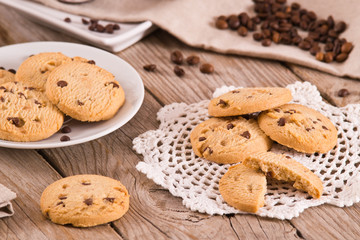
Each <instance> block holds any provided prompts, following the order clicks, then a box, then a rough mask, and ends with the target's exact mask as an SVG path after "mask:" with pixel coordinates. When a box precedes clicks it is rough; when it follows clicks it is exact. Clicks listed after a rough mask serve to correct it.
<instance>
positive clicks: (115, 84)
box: [79, 82, 120, 105]
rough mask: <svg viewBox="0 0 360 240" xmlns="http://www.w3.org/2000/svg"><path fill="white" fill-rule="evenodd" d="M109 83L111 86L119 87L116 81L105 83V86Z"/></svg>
mask: <svg viewBox="0 0 360 240" xmlns="http://www.w3.org/2000/svg"><path fill="white" fill-rule="evenodd" d="M110 84H112V85H113V88H119V87H120V86H119V84H117V83H116V82H109V83H105V86H108V85H110ZM79 105H80V104H79Z"/></svg>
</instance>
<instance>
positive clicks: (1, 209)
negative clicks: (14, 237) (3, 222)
mask: <svg viewBox="0 0 360 240" xmlns="http://www.w3.org/2000/svg"><path fill="white" fill-rule="evenodd" d="M15 198H16V193H14V192H12V191H11V190H10V189H8V188H7V187H5V186H4V185H2V184H0V218H3V217H9V216H12V215H13V214H14V210H13V207H12V205H11V202H10V201H11V200H13V199H15Z"/></svg>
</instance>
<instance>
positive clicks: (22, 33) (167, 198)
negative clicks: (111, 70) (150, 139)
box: [0, 6, 360, 240]
mask: <svg viewBox="0 0 360 240" xmlns="http://www.w3.org/2000/svg"><path fill="white" fill-rule="evenodd" d="M47 40H51V41H66V42H79V41H78V40H76V39H74V38H71V37H69V36H66V35H63V34H62V33H60V32H56V31H53V30H50V29H48V28H46V27H42V26H40V25H38V24H35V23H33V22H30V21H29V20H28V19H26V18H24V17H22V16H21V15H19V14H18V13H17V12H15V11H13V10H11V9H8V8H5V7H3V6H0V46H4V45H9V44H14V43H22V42H32V41H47ZM175 49H180V50H181V51H182V52H183V53H184V54H185V55H190V54H197V55H199V56H200V58H201V59H202V60H203V61H207V62H210V63H212V64H213V65H214V66H215V69H216V71H215V73H214V74H211V75H205V74H202V73H200V71H199V69H198V67H186V68H185V71H186V74H185V76H184V77H182V78H179V77H177V76H176V75H175V74H174V73H173V67H174V65H173V64H172V63H171V62H170V60H169V56H170V53H171V52H172V51H173V50H175ZM117 55H118V56H119V57H121V58H123V59H124V60H126V61H128V62H129V63H130V64H131V65H133V66H134V68H135V69H136V70H137V71H138V72H139V74H140V75H141V77H142V79H143V81H144V84H145V90H146V93H145V100H144V103H143V105H142V107H141V109H140V111H139V112H138V113H137V114H136V116H135V117H134V118H133V119H132V120H131V121H130V122H128V123H127V124H126V125H124V126H123V127H121V129H118V130H117V131H115V132H113V133H111V134H109V135H107V136H105V137H102V138H100V139H97V140H94V141H91V142H88V143H84V144H80V145H76V146H72V147H64V148H58V149H43V150H15V149H6V148H1V149H0V183H2V184H4V185H5V186H7V187H9V188H10V189H12V190H13V191H15V192H16V193H17V196H18V197H17V198H16V200H14V201H13V206H14V209H15V215H14V216H12V217H8V218H3V219H1V220H0V239H156V240H158V239H255V238H258V239H359V238H360V214H359V213H360V204H354V205H353V206H352V207H347V208H338V207H334V206H330V205H322V206H319V207H313V208H310V209H307V210H305V211H304V212H303V213H301V214H300V216H299V217H297V218H293V219H292V220H290V221H281V220H277V219H270V218H262V217H257V216H253V215H235V216H209V215H206V214H200V213H198V212H192V211H190V210H189V209H187V208H185V207H184V206H183V205H182V203H181V201H182V200H181V199H180V198H177V197H173V196H172V195H171V194H170V193H169V192H168V191H167V190H165V189H163V188H161V187H160V186H158V185H156V184H155V183H154V182H153V181H151V180H148V179H147V178H146V177H145V176H144V175H143V174H142V173H140V172H138V171H137V170H136V169H135V165H136V164H137V163H138V162H139V161H141V160H142V159H143V157H142V156H140V155H137V154H136V153H135V152H134V150H133V149H132V140H133V139H134V138H135V137H136V136H138V135H139V134H141V133H143V132H145V131H148V130H151V129H157V127H158V125H159V123H158V122H157V120H156V113H157V111H158V110H159V109H160V108H161V107H163V106H164V105H167V104H170V103H173V102H185V103H194V102H198V101H200V100H203V99H209V98H210V97H211V94H212V92H213V91H214V89H215V88H217V87H219V86H222V85H234V86H240V85H242V86H244V87H255V86H257V87H260V86H286V85H287V84H289V83H293V82H295V81H309V82H311V83H313V84H315V85H316V86H317V87H318V88H319V90H320V91H321V93H322V95H323V97H324V98H325V99H326V100H328V101H329V102H330V103H332V104H335V105H337V106H343V105H345V104H347V103H349V102H351V103H356V102H358V103H359V102H360V93H359V91H360V81H356V80H351V79H346V78H338V77H334V76H331V75H328V74H325V73H321V72H318V71H315V70H311V69H308V68H304V67H300V66H295V65H292V64H287V63H283V62H276V61H267V60H262V59H255V58H248V57H239V56H229V55H227V56H225V55H222V54H217V53H213V52H207V51H203V50H199V49H194V48H191V47H188V46H186V45H184V44H183V43H181V42H179V41H178V40H176V39H175V38H173V37H172V36H170V35H169V34H167V33H166V32H164V31H161V30H158V31H156V32H154V33H152V34H151V35H150V36H148V37H147V38H145V39H143V40H142V41H141V42H139V43H137V44H135V45H133V46H132V47H130V48H128V49H126V50H124V51H123V52H121V53H118V54H117ZM0 57H1V56H0ZM2 61H3V60H2ZM148 63H154V64H156V65H157V67H158V70H157V71H156V72H155V73H149V72H146V71H144V70H143V65H145V64H148ZM341 88H347V89H349V90H350V92H351V95H350V96H348V97H345V98H340V97H337V92H338V90H339V89H341ZM74 174H101V175H105V176H109V177H112V178H115V179H118V180H120V181H121V182H122V183H123V184H124V185H125V186H126V187H127V188H128V190H129V192H130V194H131V204H130V209H129V211H128V212H127V213H126V215H125V216H124V217H122V218H121V219H120V220H117V221H115V222H113V223H110V224H106V225H102V226H97V227H93V228H85V229H79V228H74V227H69V226H60V225H56V224H53V223H51V222H50V221H48V220H46V219H45V218H44V217H43V216H42V215H41V212H40V206H39V199H40V196H41V193H42V191H43V190H44V189H45V187H46V186H48V185H49V184H51V183H52V182H54V181H56V180H58V179H60V178H62V177H66V176H71V175H74Z"/></svg>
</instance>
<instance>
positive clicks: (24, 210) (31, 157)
mask: <svg viewBox="0 0 360 240" xmlns="http://www.w3.org/2000/svg"><path fill="white" fill-rule="evenodd" d="M59 178H61V176H60V175H59V174H58V173H56V172H55V171H54V170H53V169H52V168H51V167H50V166H49V164H48V163H46V162H45V161H44V160H43V159H42V157H41V156H40V155H39V154H37V153H36V151H34V150H14V149H5V148H2V149H1V151H0V179H1V183H2V184H3V185H5V186H7V187H8V188H10V189H11V190H12V191H14V192H16V194H17V198H16V199H15V200H14V201H12V203H13V207H14V210H15V214H14V215H13V216H12V217H9V218H4V219H1V220H0V222H1V224H0V226H1V231H0V232H1V233H0V236H1V235H6V236H9V237H14V238H15V239H16V238H19V239H60V238H61V239H63V238H64V236H65V237H66V238H69V239H93V238H96V239H121V238H120V237H119V235H118V234H117V233H116V232H115V231H114V229H112V228H111V227H110V226H109V225H102V226H98V227H96V228H87V229H79V228H74V227H68V226H60V225H56V224H54V223H51V222H50V221H48V220H46V218H45V217H43V216H42V214H41V211H40V196H41V193H42V191H43V190H44V189H45V187H46V186H47V185H49V184H50V183H52V182H54V181H56V180H58V179H59ZM2 239H3V238H2Z"/></svg>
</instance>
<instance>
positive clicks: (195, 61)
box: [186, 55, 200, 65]
mask: <svg viewBox="0 0 360 240" xmlns="http://www.w3.org/2000/svg"><path fill="white" fill-rule="evenodd" d="M186 62H187V64H189V65H196V64H199V62H200V58H199V57H198V56H196V55H191V56H189V57H187V58H186Z"/></svg>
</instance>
